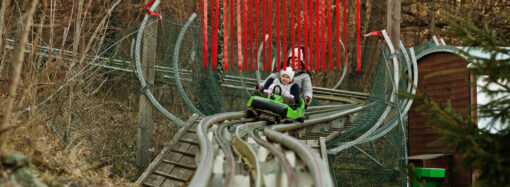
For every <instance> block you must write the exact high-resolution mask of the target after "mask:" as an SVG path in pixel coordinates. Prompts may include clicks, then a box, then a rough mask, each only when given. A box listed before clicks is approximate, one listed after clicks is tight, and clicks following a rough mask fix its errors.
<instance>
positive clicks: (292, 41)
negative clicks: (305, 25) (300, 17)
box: [290, 0, 296, 69]
mask: <svg viewBox="0 0 510 187" xmlns="http://www.w3.org/2000/svg"><path fill="white" fill-rule="evenodd" d="M295 14H296V13H295V11H294V0H290V42H291V48H290V49H291V54H292V58H291V59H292V61H291V62H292V69H294V67H296V64H295V62H294V58H295V56H296V54H294V49H293V48H294V47H295V46H296V43H295V41H296V34H295V33H294V31H295V28H294V25H295V23H294V19H295Z"/></svg>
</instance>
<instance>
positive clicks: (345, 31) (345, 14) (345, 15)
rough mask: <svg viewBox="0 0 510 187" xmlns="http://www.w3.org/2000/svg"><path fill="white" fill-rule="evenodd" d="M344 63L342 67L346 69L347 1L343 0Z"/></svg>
mask: <svg viewBox="0 0 510 187" xmlns="http://www.w3.org/2000/svg"><path fill="white" fill-rule="evenodd" d="M343 8H344V48H345V50H344V56H345V58H344V61H345V64H344V66H345V67H346V68H347V59H348V55H347V49H348V48H347V0H344V7H343Z"/></svg>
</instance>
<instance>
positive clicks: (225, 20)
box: [223, 0, 228, 70]
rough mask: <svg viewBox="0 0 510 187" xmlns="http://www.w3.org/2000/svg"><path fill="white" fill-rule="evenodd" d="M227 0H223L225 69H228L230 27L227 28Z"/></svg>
mask: <svg viewBox="0 0 510 187" xmlns="http://www.w3.org/2000/svg"><path fill="white" fill-rule="evenodd" d="M227 12H228V10H227V0H223V30H224V32H223V62H224V64H223V69H224V70H228V41H227V35H228V29H227Z"/></svg>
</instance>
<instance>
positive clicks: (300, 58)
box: [255, 45, 313, 106]
mask: <svg viewBox="0 0 510 187" xmlns="http://www.w3.org/2000/svg"><path fill="white" fill-rule="evenodd" d="M305 50H306V48H305V47H304V46H303V45H300V46H296V47H294V48H291V49H290V50H289V53H288V55H287V56H288V58H287V68H292V69H294V70H295V71H296V73H295V75H294V81H293V83H295V84H297V85H298V87H299V90H300V93H303V96H304V98H305V103H306V105H307V106H308V105H310V104H311V103H312V98H313V90H312V79H311V73H310V71H308V70H304V69H305V59H309V57H308V56H307V55H306V51H305ZM292 51H294V55H292ZM292 62H294V63H292ZM298 63H300V64H301V67H302V69H301V70H297V67H296V66H298ZM292 64H294V67H292ZM282 66H283V63H282ZM275 69H276V68H275ZM282 69H285V68H283V67H282ZM278 77H280V72H278V71H276V70H274V71H273V73H271V74H270V75H269V76H268V77H267V78H266V80H264V81H262V82H261V83H259V84H255V91H258V90H263V89H268V88H269V86H270V85H271V84H272V83H273V81H274V80H275V79H278Z"/></svg>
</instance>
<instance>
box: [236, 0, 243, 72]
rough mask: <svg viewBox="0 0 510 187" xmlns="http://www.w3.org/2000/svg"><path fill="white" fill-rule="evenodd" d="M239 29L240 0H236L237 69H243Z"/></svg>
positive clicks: (240, 31)
mask: <svg viewBox="0 0 510 187" xmlns="http://www.w3.org/2000/svg"><path fill="white" fill-rule="evenodd" d="M242 39H243V37H242V30H241V0H237V65H238V68H239V70H242V69H243V42H242Z"/></svg>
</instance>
